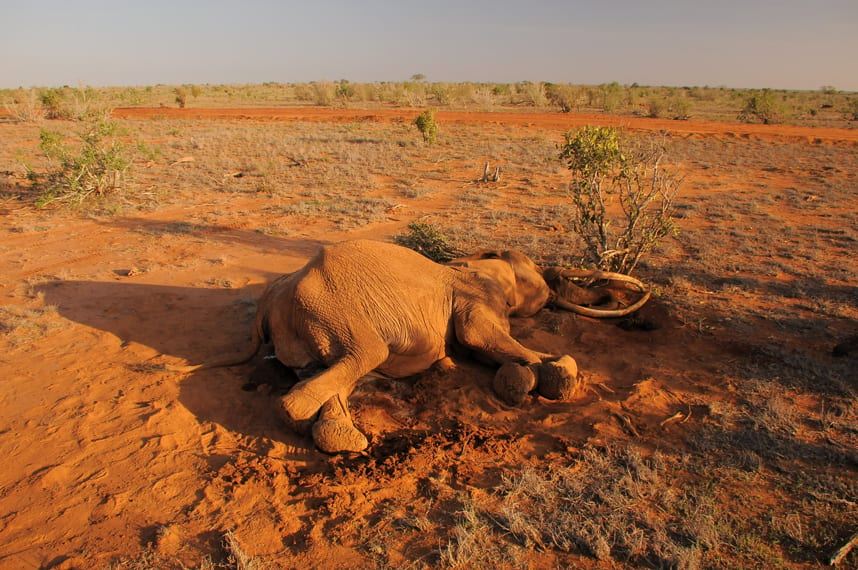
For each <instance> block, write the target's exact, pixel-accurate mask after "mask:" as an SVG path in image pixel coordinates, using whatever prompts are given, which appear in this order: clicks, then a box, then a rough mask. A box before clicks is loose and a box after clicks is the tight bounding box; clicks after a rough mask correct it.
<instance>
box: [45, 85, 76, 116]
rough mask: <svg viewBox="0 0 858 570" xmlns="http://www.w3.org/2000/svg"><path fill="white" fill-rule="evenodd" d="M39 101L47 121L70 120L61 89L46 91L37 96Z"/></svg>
mask: <svg viewBox="0 0 858 570" xmlns="http://www.w3.org/2000/svg"><path fill="white" fill-rule="evenodd" d="M39 101H40V102H41V103H42V108H43V109H44V110H45V117H46V118H48V119H70V118H71V114H70V113H69V111H68V108H67V106H66V104H65V97H64V95H63V91H62V89H46V90H44V91H42V92H41V93H40V94H39Z"/></svg>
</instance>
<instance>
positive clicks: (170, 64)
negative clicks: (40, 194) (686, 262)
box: [0, 0, 858, 91]
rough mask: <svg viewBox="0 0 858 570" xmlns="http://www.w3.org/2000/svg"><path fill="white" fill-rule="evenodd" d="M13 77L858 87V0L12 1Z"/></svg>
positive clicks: (16, 81)
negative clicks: (421, 78) (418, 78)
mask: <svg viewBox="0 0 858 570" xmlns="http://www.w3.org/2000/svg"><path fill="white" fill-rule="evenodd" d="M0 15H2V31H0V87H3V88H9V87H19V86H23V87H30V86H59V85H64V84H67V85H79V84H84V85H92V86H106V85H116V86H119V85H152V84H157V83H164V84H180V83H261V82H264V81H277V82H305V81H314V80H324V79H327V80H338V79H348V80H350V81H402V80H406V79H408V78H410V77H411V76H412V75H414V74H415V73H423V74H424V75H426V78H427V79H428V80H429V81H488V82H515V81H524V80H530V81H552V82H557V83H561V82H564V83H565V82H568V83H578V84H598V83H607V82H611V81H618V82H619V83H623V84H630V83H634V82H637V83H639V84H641V85H672V86H694V85H698V86H703V85H709V86H728V87H770V88H787V89H819V88H820V87H821V86H823V85H832V86H834V87H836V88H838V89H842V90H850V91H858V63H856V62H858V0H708V1H705V2H703V1H698V0H602V1H599V0H592V1H580V0H525V1H518V0H506V1H505V0H494V1H489V0H473V1H469V0H458V1H454V0H434V1H431V0H424V1H422V2H417V1H412V0H389V1H382V0H354V1H347V0H315V1H306V2H293V1H287V0H283V1H275V0H245V1H234V2H227V1H223V0H210V1H203V0H199V1H191V0H133V1H124V0H113V1H106V0H35V1H34V0H0Z"/></svg>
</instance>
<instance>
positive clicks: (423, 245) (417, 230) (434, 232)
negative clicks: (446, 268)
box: [393, 222, 464, 263]
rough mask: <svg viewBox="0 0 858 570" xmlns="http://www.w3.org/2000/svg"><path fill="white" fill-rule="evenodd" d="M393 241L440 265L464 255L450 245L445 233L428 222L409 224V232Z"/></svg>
mask: <svg viewBox="0 0 858 570" xmlns="http://www.w3.org/2000/svg"><path fill="white" fill-rule="evenodd" d="M393 240H394V241H395V242H396V243H397V244H399V245H401V246H404V247H407V248H408V249H413V250H414V251H416V252H418V253H421V254H423V255H425V256H426V257H428V258H429V259H431V260H432V261H435V262H438V263H445V262H447V261H450V260H451V259H455V258H457V257H462V256H463V255H464V253H463V252H462V251H461V250H459V249H458V248H457V247H456V246H454V245H452V244H451V243H450V238H448V237H447V235H446V234H445V233H444V232H442V231H441V230H439V229H438V228H436V227H435V226H433V225H432V224H429V223H426V222H411V223H410V224H408V232H407V233H402V234H399V235H397V236H395V237H394V238H393Z"/></svg>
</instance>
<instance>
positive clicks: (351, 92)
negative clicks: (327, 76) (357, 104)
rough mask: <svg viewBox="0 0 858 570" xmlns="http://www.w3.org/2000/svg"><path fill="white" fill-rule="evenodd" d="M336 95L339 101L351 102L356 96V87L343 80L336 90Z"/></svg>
mask: <svg viewBox="0 0 858 570" xmlns="http://www.w3.org/2000/svg"><path fill="white" fill-rule="evenodd" d="M334 95H335V96H336V98H337V99H340V100H342V101H351V100H352V99H354V96H355V88H354V86H353V85H352V84H351V83H349V82H348V81H346V80H345V79H343V80H342V81H340V82H339V83H337V87H336V89H335V90H334Z"/></svg>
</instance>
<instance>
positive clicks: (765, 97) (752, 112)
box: [738, 89, 785, 125]
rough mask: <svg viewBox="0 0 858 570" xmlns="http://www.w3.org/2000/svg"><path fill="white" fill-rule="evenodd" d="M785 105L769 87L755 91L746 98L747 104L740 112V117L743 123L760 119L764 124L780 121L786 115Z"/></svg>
mask: <svg viewBox="0 0 858 570" xmlns="http://www.w3.org/2000/svg"><path fill="white" fill-rule="evenodd" d="M784 114H785V112H784V108H783V105H782V104H781V103H780V102H779V101H778V100H777V98H776V97H775V94H774V93H772V92H771V91H769V90H768V89H763V90H762V91H758V92H757V93H753V94H752V95H750V96H749V97H748V98H747V99H745V105H744V107H742V110H741V111H740V112H739V117H738V119H739V120H740V121H742V122H743V123H753V122H754V121H760V122H761V123H763V124H764V125H771V124H775V123H780V122H781V121H783V117H784Z"/></svg>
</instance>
